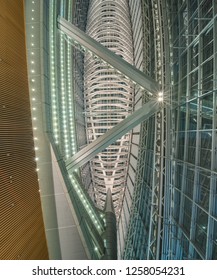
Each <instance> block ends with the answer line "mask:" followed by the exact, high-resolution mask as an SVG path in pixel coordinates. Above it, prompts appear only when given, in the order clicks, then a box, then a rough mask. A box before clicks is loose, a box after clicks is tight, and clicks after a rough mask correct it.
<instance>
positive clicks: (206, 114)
mask: <svg viewBox="0 0 217 280" xmlns="http://www.w3.org/2000/svg"><path fill="white" fill-rule="evenodd" d="M200 104H201V129H212V122H213V95H212V94H210V95H207V96H205V97H203V98H202V99H201V101H200Z"/></svg>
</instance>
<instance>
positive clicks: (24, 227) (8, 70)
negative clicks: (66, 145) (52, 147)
mask: <svg viewBox="0 0 217 280" xmlns="http://www.w3.org/2000/svg"><path fill="white" fill-rule="evenodd" d="M0 7H1V9H0V26H1V28H0V37H1V41H0V104H1V108H0V131H1V135H0V185H1V187H0V212H1V215H0V224H1V227H0V259H24V260H25V259H48V250H47V243H46V237H45V229H44V223H43V217H42V209H41V200H40V193H39V191H40V190H39V184H38V176H37V172H36V168H37V167H36V161H35V150H34V141H33V129H32V121H31V110H30V97H29V88H28V76H27V57H26V52H27V50H26V37H25V17H24V2H23V1H21V0H17V1H3V0H2V1H0Z"/></svg>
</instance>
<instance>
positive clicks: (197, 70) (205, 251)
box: [171, 0, 217, 259]
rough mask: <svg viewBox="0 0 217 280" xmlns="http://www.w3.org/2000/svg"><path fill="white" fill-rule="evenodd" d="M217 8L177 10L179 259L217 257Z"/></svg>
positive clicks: (180, 4) (190, 5)
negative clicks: (216, 16) (216, 15)
mask: <svg viewBox="0 0 217 280" xmlns="http://www.w3.org/2000/svg"><path fill="white" fill-rule="evenodd" d="M216 10H217V3H216V1H211V0H209V1H207V0H206V1H177V2H176V4H174V5H173V6H172V11H171V17H172V21H171V23H172V25H171V26H172V42H173V46H174V49H173V73H174V75H173V82H174V86H173V102H174V104H175V106H174V113H175V116H176V123H175V138H176V147H175V150H176V153H175V172H176V173H175V176H174V178H175V179H174V188H173V198H174V204H173V205H174V206H173V219H174V228H173V237H174V240H175V242H174V246H173V254H174V256H173V257H174V258H176V259H177V258H178V259H183V258H186V259H217V239H216V236H217V234H216V228H217V219H216V218H217V201H216V197H217V179H216V178H217V173H216V171H217V166H216V143H217V131H216V124H217V116H216V89H217V80H216V78H217V77H216V70H217V69H216V68H217V63H216V61H217V58H216V50H217V35H216V34H217V22H216V19H215V18H214V15H215V14H216ZM175 13H176V17H173V15H174V14H175ZM177 14H178V16H177ZM177 31H178V32H177Z"/></svg>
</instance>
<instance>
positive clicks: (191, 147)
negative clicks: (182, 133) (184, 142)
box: [187, 132, 197, 163]
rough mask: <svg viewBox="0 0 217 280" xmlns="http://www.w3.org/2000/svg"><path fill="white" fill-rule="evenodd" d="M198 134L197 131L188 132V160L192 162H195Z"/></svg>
mask: <svg viewBox="0 0 217 280" xmlns="http://www.w3.org/2000/svg"><path fill="white" fill-rule="evenodd" d="M196 136H197V135H196V132H188V146H187V149H188V154H187V161H188V162H190V163H194V162H195V150H196Z"/></svg>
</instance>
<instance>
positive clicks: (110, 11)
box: [58, 1, 159, 212]
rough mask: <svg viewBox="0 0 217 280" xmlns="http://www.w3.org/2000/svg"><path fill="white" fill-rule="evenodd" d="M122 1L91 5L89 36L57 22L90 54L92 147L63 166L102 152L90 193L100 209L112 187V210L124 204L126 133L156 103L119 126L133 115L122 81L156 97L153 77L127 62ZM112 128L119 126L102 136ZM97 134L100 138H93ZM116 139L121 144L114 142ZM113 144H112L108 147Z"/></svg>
mask: <svg viewBox="0 0 217 280" xmlns="http://www.w3.org/2000/svg"><path fill="white" fill-rule="evenodd" d="M122 2H123V3H116V2H113V1H104V2H103V3H101V2H98V1H92V2H91V4H92V5H90V8H89V19H90V20H89V23H88V25H87V32H88V33H89V35H91V37H92V38H90V37H89V36H87V35H86V34H85V33H83V32H82V31H81V30H79V29H78V28H76V27H75V26H73V25H71V24H70V23H68V22H66V21H65V20H64V19H62V18H59V19H58V22H59V28H60V30H62V31H63V32H64V33H65V34H67V35H68V36H69V37H70V38H72V39H73V40H74V44H80V45H81V48H85V49H86V48H87V49H88V50H89V51H91V53H89V52H87V54H86V57H85V81H86V82H85V87H86V92H85V101H86V113H85V114H86V123H87V134H88V140H89V143H91V144H90V145H89V146H87V147H86V148H84V149H83V150H82V151H80V152H79V153H78V154H77V155H75V156H74V157H72V158H71V159H70V160H69V161H67V165H68V166H67V168H68V170H74V169H76V168H77V167H79V166H81V165H83V164H84V163H86V162H87V161H89V160H90V159H92V157H93V156H96V155H97V153H99V152H102V150H103V149H105V148H106V150H105V151H103V152H102V153H100V154H99V155H98V156H96V157H95V159H93V161H92V163H91V169H92V174H93V176H92V178H93V182H94V187H95V188H94V193H95V199H96V201H97V204H98V205H99V206H100V207H101V208H102V207H103V206H104V202H105V195H106V190H107V189H108V188H111V189H112V192H113V199H114V205H115V208H116V212H118V211H119V209H120V206H121V204H122V196H123V193H124V186H125V182H126V168H127V166H128V163H127V162H128V156H129V147H130V134H129V133H128V134H126V133H127V132H129V131H130V130H131V129H132V128H133V127H134V126H135V125H136V124H138V123H140V122H141V121H142V120H144V119H146V118H147V117H148V116H150V115H151V114H153V113H154V112H155V111H156V110H157V107H158V105H157V103H156V102H154V103H153V102H152V103H150V104H149V105H147V106H146V107H144V108H143V109H141V110H140V111H138V112H135V114H134V115H133V116H131V117H129V119H128V120H126V121H123V123H122V124H120V125H119V126H117V124H118V123H119V122H120V121H121V120H124V119H125V118H126V117H127V115H129V114H130V113H131V112H132V106H133V86H132V84H131V83H130V82H129V80H128V79H126V77H128V78H130V79H131V80H132V81H133V83H136V84H139V85H140V86H143V87H145V89H146V90H148V91H149V92H150V94H153V93H155V97H156V92H157V89H158V88H159V86H158V84H157V83H156V82H155V81H154V80H153V79H151V78H150V77H148V76H146V75H145V74H144V73H142V72H141V71H139V70H138V69H136V68H135V67H134V66H132V65H131V64H130V63H132V62H133V60H132V50H131V52H130V49H132V45H131V44H132V42H131V41H130V30H131V29H130V22H129V16H128V17H127V11H128V10H127V9H128V8H127V5H126V1H122ZM123 4H124V5H123ZM123 7H124V10H125V11H124V13H123V11H122V9H123ZM117 14H120V17H117ZM94 15H95V16H96V17H97V15H98V16H99V17H100V18H101V21H96V20H95V16H94ZM105 30H107V31H106V32H105ZM94 39H96V40H97V41H98V42H100V43H101V44H100V43H98V42H96V41H95V40H94ZM127 44H128V45H127ZM103 45H104V46H103ZM109 49H111V50H112V51H110V50H109ZM92 52H93V53H94V55H92ZM115 53H116V54H115ZM96 56H97V57H100V58H102V59H103V62H106V63H108V64H109V65H111V66H112V68H108V66H107V65H105V64H104V63H102V61H99V60H96ZM127 61H128V62H127ZM129 62H130V63H129ZM113 67H114V68H113ZM117 71H118V73H117ZM120 72H121V73H120ZM121 74H122V76H121V77H120V75H121ZM123 75H124V76H126V77H124V76H123ZM148 106H150V108H152V109H151V112H152V113H151V114H150V113H149V110H147V108H148ZM139 116H140V117H139ZM138 117H139V118H140V120H138ZM141 117H142V118H141ZM129 121H130V122H129ZM131 121H132V122H131ZM124 125H125V126H124ZM113 126H117V127H116V128H115V129H114V130H111V131H109V132H108V133H107V134H105V135H103V134H104V133H105V132H106V131H107V130H108V129H110V128H111V127H113ZM124 134H125V135H124ZM101 135H103V136H101ZM99 136H101V137H100V138H99V139H97V138H98V137H99ZM120 137H122V138H120ZM117 139H119V140H118V141H116V143H114V141H115V140H117ZM111 143H113V145H111V146H109V147H108V145H109V144H111ZM107 147H108V148H107Z"/></svg>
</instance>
